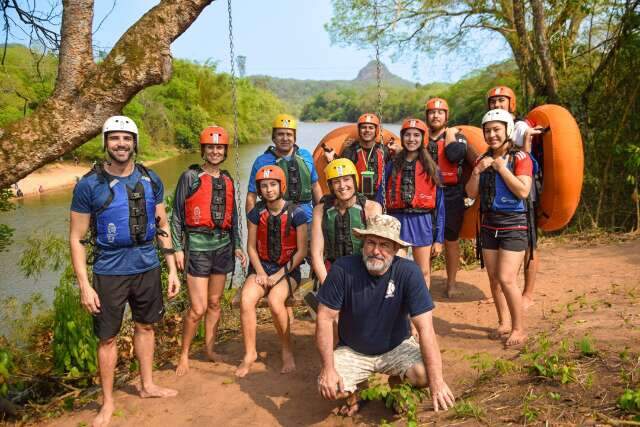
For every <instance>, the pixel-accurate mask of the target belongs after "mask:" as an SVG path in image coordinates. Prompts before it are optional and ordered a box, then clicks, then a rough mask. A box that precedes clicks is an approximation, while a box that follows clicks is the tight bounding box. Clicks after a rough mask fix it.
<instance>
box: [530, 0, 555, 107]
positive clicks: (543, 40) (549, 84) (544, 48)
mask: <svg viewBox="0 0 640 427" xmlns="http://www.w3.org/2000/svg"><path fill="white" fill-rule="evenodd" d="M531 9H532V11H533V36H534V37H533V39H534V43H535V46H536V49H537V51H538V56H539V58H540V63H541V64H542V73H543V76H544V82H545V95H546V96H547V101H549V102H554V103H557V102H558V99H559V96H558V74H557V72H556V65H555V64H554V63H553V59H552V58H551V52H550V51H549V40H547V34H546V31H547V29H546V25H545V22H544V5H543V4H542V0H531Z"/></svg>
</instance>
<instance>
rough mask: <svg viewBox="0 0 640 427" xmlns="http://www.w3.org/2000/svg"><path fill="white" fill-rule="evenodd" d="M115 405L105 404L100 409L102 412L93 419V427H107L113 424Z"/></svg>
mask: <svg viewBox="0 0 640 427" xmlns="http://www.w3.org/2000/svg"><path fill="white" fill-rule="evenodd" d="M115 408H116V407H115V405H114V404H113V402H112V403H105V404H103V405H102V408H100V412H98V415H97V416H96V417H95V418H94V419H93V423H92V424H91V425H92V426H93V427H105V426H108V425H109V422H111V415H113V411H114V409H115Z"/></svg>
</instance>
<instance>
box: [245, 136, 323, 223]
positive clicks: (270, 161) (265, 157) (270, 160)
mask: <svg viewBox="0 0 640 427" xmlns="http://www.w3.org/2000/svg"><path fill="white" fill-rule="evenodd" d="M298 155H299V156H300V157H302V160H304V163H305V164H306V165H307V167H308V168H309V172H310V173H311V184H315V183H316V182H317V181H318V172H317V171H316V167H315V165H314V164H313V156H312V155H311V153H310V152H309V150H306V149H304V148H298ZM284 159H285V160H291V156H288V157H284ZM277 160H278V158H277V157H276V156H275V155H274V154H273V152H272V151H271V150H269V151H267V152H265V153H263V154H261V155H259V156H258V158H257V159H256V160H255V162H253V166H252V167H251V175H249V188H248V191H249V192H250V193H257V191H256V173H258V170H260V168H261V167H263V166H269V165H275V164H276V161H277ZM299 206H300V207H301V208H302V209H303V211H304V213H305V218H306V221H305V222H307V223H310V222H311V218H312V217H313V204H312V203H311V202H307V203H300V204H299Z"/></svg>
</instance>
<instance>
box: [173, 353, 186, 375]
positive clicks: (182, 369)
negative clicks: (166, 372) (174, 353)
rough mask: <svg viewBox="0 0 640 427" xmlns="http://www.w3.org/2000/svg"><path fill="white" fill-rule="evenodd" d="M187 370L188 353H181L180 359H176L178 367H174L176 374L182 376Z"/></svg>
mask: <svg viewBox="0 0 640 427" xmlns="http://www.w3.org/2000/svg"><path fill="white" fill-rule="evenodd" d="M188 372H189V355H188V354H181V355H180V360H178V367H177V368H176V375H177V376H179V377H182V376H184V375H186V374H187V373H188Z"/></svg>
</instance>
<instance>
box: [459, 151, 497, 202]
mask: <svg viewBox="0 0 640 427" xmlns="http://www.w3.org/2000/svg"><path fill="white" fill-rule="evenodd" d="M491 164H493V157H491V156H486V157H484V158H483V159H482V160H480V161H479V162H478V163H477V164H476V166H475V167H474V168H473V171H472V172H471V176H470V177H469V181H467V184H466V185H465V187H464V190H465V191H466V193H467V196H468V197H469V198H471V199H476V198H477V197H478V194H480V174H481V173H482V172H483V171H484V170H485V169H486V168H488V167H489V166H491Z"/></svg>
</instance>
